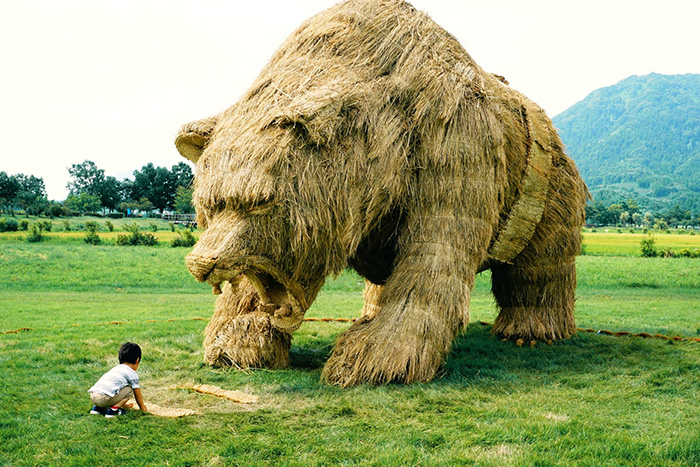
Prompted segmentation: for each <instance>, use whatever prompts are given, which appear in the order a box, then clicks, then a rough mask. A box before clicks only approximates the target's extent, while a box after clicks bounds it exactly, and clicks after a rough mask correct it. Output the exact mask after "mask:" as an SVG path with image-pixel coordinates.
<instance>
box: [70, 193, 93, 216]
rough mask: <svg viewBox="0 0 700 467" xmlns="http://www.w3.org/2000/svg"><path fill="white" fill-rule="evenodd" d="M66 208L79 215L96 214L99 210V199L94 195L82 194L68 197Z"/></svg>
mask: <svg viewBox="0 0 700 467" xmlns="http://www.w3.org/2000/svg"><path fill="white" fill-rule="evenodd" d="M65 204H66V207H67V208H68V209H70V210H72V211H77V212H79V213H80V214H84V213H86V212H96V211H99V210H100V198H99V197H98V196H96V195H91V194H89V193H86V192H83V193H80V194H78V195H68V198H66V203H65Z"/></svg>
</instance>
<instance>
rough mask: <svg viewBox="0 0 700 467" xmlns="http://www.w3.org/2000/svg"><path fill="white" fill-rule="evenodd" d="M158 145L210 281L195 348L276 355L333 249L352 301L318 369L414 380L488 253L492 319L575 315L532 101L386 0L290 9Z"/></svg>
mask: <svg viewBox="0 0 700 467" xmlns="http://www.w3.org/2000/svg"><path fill="white" fill-rule="evenodd" d="M176 145H177V147H178V149H179V150H180V152H181V153H182V154H183V155H184V156H185V157H187V158H189V159H190V160H192V161H195V162H196V165H197V167H196V176H195V190H194V204H195V206H196V209H197V219H198V223H199V225H200V226H201V227H202V228H204V229H205V230H204V232H203V234H202V236H201V237H200V240H199V242H198V243H197V245H196V246H195V248H194V250H193V251H192V253H190V255H189V256H188V258H187V265H188V267H189V269H190V271H191V272H192V274H193V275H194V276H195V277H196V278H197V279H199V280H202V281H206V282H208V283H209V284H211V285H212V287H213V288H214V290H215V291H217V292H218V291H219V289H221V288H222V284H223V289H224V294H223V295H222V297H223V298H220V299H219V301H217V311H216V314H215V317H214V318H213V320H212V323H211V324H210V326H208V327H207V331H206V338H205V350H206V352H205V353H206V356H205V360H206V361H207V362H210V363H216V364H227V365H230V366H238V367H242V368H246V367H250V366H258V365H263V366H273V367H275V366H276V367H279V366H286V365H288V363H289V356H288V349H289V342H290V339H291V337H290V334H291V333H292V332H293V331H294V330H295V329H296V328H297V327H298V326H299V325H300V324H301V321H302V317H303V314H304V312H305V311H306V310H307V309H308V307H309V305H310V304H311V303H312V302H313V300H314V299H315V297H316V294H317V293H318V291H319V290H320V288H321V286H322V285H323V283H324V280H325V278H326V277H327V276H329V275H335V274H339V273H340V272H341V271H342V270H343V269H344V268H346V267H348V266H351V267H353V268H355V269H356V270H357V271H358V272H359V274H360V275H362V276H363V277H365V278H366V279H367V281H368V282H367V290H366V292H365V299H366V305H365V309H364V311H363V315H364V316H363V317H362V318H361V319H359V320H358V321H357V322H355V324H353V326H352V327H351V328H350V329H349V330H348V331H347V332H345V333H344V334H343V335H342V336H341V337H340V338H339V339H338V341H337V343H336V346H335V349H334V351H333V354H332V355H331V357H330V359H329V361H328V363H327V364H326V367H325V369H324V372H323V375H324V379H325V380H326V381H328V382H330V383H332V384H338V385H341V386H347V385H352V384H358V383H363V382H370V383H384V382H388V381H400V382H406V383H408V382H413V381H428V380H430V379H431V378H433V377H434V376H435V375H436V374H437V373H438V372H439V370H440V366H441V364H442V362H443V361H444V359H445V358H446V356H447V354H448V353H449V350H450V347H451V345H452V341H453V339H454V337H455V336H456V335H457V333H458V332H460V330H461V329H463V328H464V327H465V326H466V324H467V323H468V320H469V298H470V293H471V289H472V287H473V285H474V277H475V275H476V274H477V273H478V272H479V271H482V270H485V269H489V268H490V269H491V270H492V271H493V274H492V277H493V293H494V295H495V297H496V300H497V303H498V304H499V306H500V308H501V312H500V314H499V316H498V318H497V320H496V323H495V325H494V332H495V333H496V334H497V335H499V336H500V337H503V338H507V339H511V340H513V341H514V342H515V341H518V340H520V339H522V340H523V341H524V342H530V341H532V340H545V341H546V340H554V339H560V338H564V337H568V336H570V335H571V334H573V333H575V331H576V328H575V323H574V318H573V304H574V291H575V267H574V256H575V255H576V254H577V253H578V251H579V247H580V235H579V229H580V227H581V225H582V223H583V219H584V205H585V201H586V198H587V196H588V191H587V188H586V186H585V184H584V183H583V181H582V180H581V178H580V176H579V174H578V171H577V169H576V167H575V165H574V164H573V162H572V161H571V160H570V159H569V158H568V157H567V156H566V155H565V154H564V151H563V145H562V143H561V141H560V139H559V137H558V135H557V133H556V131H555V130H554V128H553V127H552V124H551V121H550V120H549V118H548V117H547V116H546V114H545V113H544V111H543V110H542V109H540V108H539V107H538V106H537V105H535V104H534V103H532V102H531V101H529V100H528V99H527V98H525V97H524V96H522V95H521V94H520V93H518V92H517V91H515V90H513V89H511V88H510V87H509V86H508V84H507V81H506V80H505V79H503V78H502V77H499V76H497V75H493V74H491V73H488V72H486V71H484V70H483V69H482V68H481V67H479V65H477V64H476V63H475V62H474V60H473V59H472V57H471V56H470V55H469V54H468V53H467V52H466V51H465V50H464V49H463V48H462V47H461V45H460V44H459V43H458V42H457V41H456V40H455V38H454V37H452V36H451V35H450V34H449V33H447V32H446V31H445V30H444V29H442V28H441V27H440V26H438V25H437V24H435V23H434V22H433V21H432V20H431V19H430V18H429V17H428V16H427V15H425V14H423V13H421V12H419V11H416V10H415V9H414V8H413V7H412V6H411V5H410V4H408V3H406V2H404V1H400V0H348V1H345V2H342V3H339V4H337V5H335V6H333V7H332V8H330V9H328V10H326V11H324V12H321V13H319V14H318V15H316V16H314V17H313V18H311V19H309V20H308V21H306V22H305V23H303V24H302V25H301V27H300V28H299V29H297V30H296V31H295V32H294V33H293V34H292V35H291V36H290V37H289V38H288V39H287V40H286V41H285V43H284V44H282V46H281V47H280V49H279V50H278V51H277V52H276V53H275V54H274V55H273V57H272V59H271V60H270V62H269V63H268V64H267V66H266V67H265V68H264V69H263V70H262V71H261V73H260V75H259V77H258V78H257V79H256V81H255V82H254V83H253V85H252V87H251V88H250V90H249V91H248V92H247V93H246V94H245V95H244V96H243V97H242V98H241V99H240V100H239V101H238V102H237V103H236V104H234V105H233V106H232V107H230V108H229V109H227V110H225V111H224V112H222V113H221V114H219V115H217V116H215V117H211V118H209V119H205V120H202V121H199V122H194V123H191V124H188V125H185V127H183V129H182V130H181V133H180V135H178V138H177V140H176ZM229 283H231V284H233V285H232V286H230V287H229V288H228V289H227V288H226V287H227V285H226V284H229ZM226 290H230V292H229V293H228V295H227V292H226ZM215 323H216V324H215Z"/></svg>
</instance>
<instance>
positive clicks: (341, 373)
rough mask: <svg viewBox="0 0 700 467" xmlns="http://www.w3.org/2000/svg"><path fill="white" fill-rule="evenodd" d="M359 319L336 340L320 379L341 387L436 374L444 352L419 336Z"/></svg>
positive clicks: (410, 380)
mask: <svg viewBox="0 0 700 467" xmlns="http://www.w3.org/2000/svg"><path fill="white" fill-rule="evenodd" d="M379 324H380V323H379V322H378V321H377V320H369V319H368V318H361V319H360V320H358V321H357V322H356V323H355V324H353V326H352V327H351V328H350V329H348V330H347V331H346V332H345V333H344V334H343V335H342V336H341V337H340V339H339V340H338V342H337V343H336V345H335V349H334V350H333V354H332V355H331V357H330V358H329V359H328V362H327V363H326V366H325V367H324V369H323V379H324V380H325V381H327V382H328V383H330V384H334V385H338V386H341V387H347V386H353V385H356V384H362V383H369V384H385V383H389V382H392V381H395V382H399V383H413V382H419V381H421V382H425V381H430V380H431V379H433V378H434V377H435V375H436V374H437V373H438V371H439V370H440V367H441V365H442V362H443V359H444V355H445V351H444V350H441V349H440V348H439V347H438V346H435V345H434V344H433V342H432V341H431V339H430V338H429V337H428V338H425V336H421V335H420V333H415V332H411V331H412V330H411V329H408V330H403V331H404V332H402V330H398V329H396V328H395V327H388V328H386V327H381V326H380V325H379Z"/></svg>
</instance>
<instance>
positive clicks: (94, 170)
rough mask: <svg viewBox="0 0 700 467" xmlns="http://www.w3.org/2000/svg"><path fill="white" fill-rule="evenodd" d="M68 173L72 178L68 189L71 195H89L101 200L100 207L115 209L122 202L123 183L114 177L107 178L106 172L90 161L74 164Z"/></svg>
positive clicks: (67, 186)
mask: <svg viewBox="0 0 700 467" xmlns="http://www.w3.org/2000/svg"><path fill="white" fill-rule="evenodd" d="M68 173H69V174H70V176H71V179H70V181H69V182H68V184H67V185H66V188H68V190H69V191H70V194H71V195H80V194H81V193H87V194H90V195H94V196H97V197H98V198H99V199H100V206H101V207H103V208H106V209H115V208H116V207H117V205H118V204H119V203H120V202H121V200H122V187H121V182H120V181H119V180H117V179H116V178H114V177H105V171H104V170H102V169H100V168H98V167H97V165H96V164H95V163H94V162H92V161H89V160H86V161H84V162H82V163H80V164H73V165H72V166H71V167H70V168H69V169H68Z"/></svg>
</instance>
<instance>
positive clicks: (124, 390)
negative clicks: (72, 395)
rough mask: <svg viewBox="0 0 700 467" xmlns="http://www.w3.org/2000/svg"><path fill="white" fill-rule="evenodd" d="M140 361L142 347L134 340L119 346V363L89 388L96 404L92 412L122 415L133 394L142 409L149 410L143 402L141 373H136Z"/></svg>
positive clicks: (114, 415) (108, 416)
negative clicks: (140, 383)
mask: <svg viewBox="0 0 700 467" xmlns="http://www.w3.org/2000/svg"><path fill="white" fill-rule="evenodd" d="M139 362H141V347H139V346H138V344H134V343H133V342H127V343H125V344H122V346H121V347H120V348H119V365H117V366H115V367H114V368H112V369H111V370H109V371H108V372H107V373H105V374H104V375H102V377H101V378H100V379H99V380H98V381H97V383H95V385H94V386H93V387H91V388H90V389H89V390H88V392H89V393H90V398H91V399H92V403H93V404H94V405H93V406H92V410H90V413H91V414H96V415H104V416H105V417H107V418H112V417H116V416H117V415H122V414H124V412H125V409H124V408H125V407H126V406H127V401H128V400H129V398H131V396H132V395H133V396H134V398H135V399H136V402H137V403H138V404H139V408H140V409H141V410H143V411H144V412H146V411H147V410H148V409H146V404H144V402H143V396H142V395H141V387H140V385H139V375H138V373H136V370H137V369H138V367H139Z"/></svg>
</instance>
